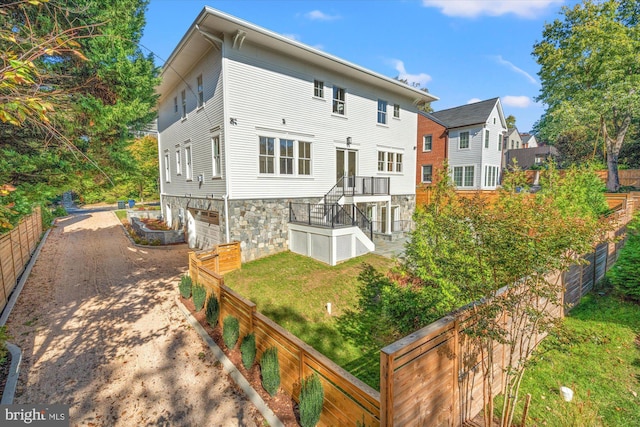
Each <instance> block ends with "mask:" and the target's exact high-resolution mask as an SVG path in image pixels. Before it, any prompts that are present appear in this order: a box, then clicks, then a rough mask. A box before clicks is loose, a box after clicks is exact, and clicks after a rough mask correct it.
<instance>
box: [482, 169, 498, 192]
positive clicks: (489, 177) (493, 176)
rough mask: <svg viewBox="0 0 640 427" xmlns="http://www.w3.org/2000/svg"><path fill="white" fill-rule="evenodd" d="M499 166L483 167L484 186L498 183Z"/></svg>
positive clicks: (493, 185)
mask: <svg viewBox="0 0 640 427" xmlns="http://www.w3.org/2000/svg"><path fill="white" fill-rule="evenodd" d="M498 173H499V168H498V167H497V166H485V167H484V186H485V187H495V186H496V185H497V184H498Z"/></svg>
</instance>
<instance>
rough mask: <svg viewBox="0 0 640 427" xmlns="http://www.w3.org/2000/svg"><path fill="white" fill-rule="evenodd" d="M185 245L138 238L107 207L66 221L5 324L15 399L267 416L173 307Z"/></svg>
mask: <svg viewBox="0 0 640 427" xmlns="http://www.w3.org/2000/svg"><path fill="white" fill-rule="evenodd" d="M186 253H187V249H186V247H184V246H180V247H172V248H171V249H161V248H148V249H147V248H140V247H135V246H133V245H131V243H130V242H129V240H128V239H127V238H126V237H125V235H124V232H123V230H122V228H121V226H120V223H119V221H118V220H117V218H116V217H115V215H114V214H113V213H112V212H109V211H87V212H79V213H76V214H75V215H73V216H70V217H67V218H64V219H62V220H59V221H58V222H57V225H56V227H55V228H54V229H53V230H52V231H51V233H50V235H49V237H48V240H47V242H46V244H45V245H44V247H43V249H42V252H41V254H40V256H39V258H38V260H37V262H36V264H35V266H34V268H33V270H32V272H31V276H30V277H29V280H28V281H27V283H26V285H25V287H24V289H23V291H22V293H21V295H20V298H19V299H18V303H17V304H16V306H15V307H14V309H13V311H12V313H11V316H10V317H9V321H8V323H7V325H8V328H9V332H10V333H11V335H12V336H13V337H14V338H13V340H12V341H13V342H14V343H15V344H17V345H18V346H19V347H20V348H21V349H22V351H23V362H22V366H21V372H20V378H19V383H18V390H17V392H16V398H15V401H14V403H16V404H27V403H33V404H69V405H71V406H70V418H71V425H72V426H76V425H78V426H81V425H82V426H127V427H128V426H134V425H135V426H225V427H226V426H260V425H262V424H263V419H262V417H261V416H260V414H259V413H258V412H257V410H256V409H255V407H254V406H253V405H252V404H251V403H250V402H249V401H248V400H247V399H246V397H245V396H244V394H243V393H242V392H241V391H240V390H239V389H237V388H236V386H235V385H234V384H233V382H232V381H231V380H230V379H229V378H228V377H227V375H226V374H225V373H224V372H223V371H222V368H221V367H220V366H219V365H218V364H217V363H216V362H215V360H214V359H213V356H212V355H211V354H210V352H209V351H208V350H207V348H206V347H205V345H204V344H203V342H202V340H201V339H200V338H199V337H198V335H197V334H196V332H195V331H194V330H192V329H191V328H190V327H189V326H188V325H187V323H186V321H185V319H184V316H183V315H182V313H181V312H180V311H179V309H178V308H177V307H176V306H175V302H174V295H175V294H176V292H177V281H178V278H179V276H180V275H181V274H182V273H183V272H185V271H186V267H187V255H186Z"/></svg>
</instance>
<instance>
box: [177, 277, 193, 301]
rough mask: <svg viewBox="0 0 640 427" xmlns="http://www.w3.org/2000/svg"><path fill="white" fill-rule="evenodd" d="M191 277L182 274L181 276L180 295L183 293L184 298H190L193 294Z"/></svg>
mask: <svg viewBox="0 0 640 427" xmlns="http://www.w3.org/2000/svg"><path fill="white" fill-rule="evenodd" d="M191 284H192V281H191V277H189V276H182V277H181V278H180V286H179V288H180V295H182V298H189V297H190V296H191Z"/></svg>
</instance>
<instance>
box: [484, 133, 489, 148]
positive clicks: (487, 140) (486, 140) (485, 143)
mask: <svg viewBox="0 0 640 427" xmlns="http://www.w3.org/2000/svg"><path fill="white" fill-rule="evenodd" d="M484 148H489V129H485V130H484Z"/></svg>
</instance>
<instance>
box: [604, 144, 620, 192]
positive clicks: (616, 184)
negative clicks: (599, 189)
mask: <svg viewBox="0 0 640 427" xmlns="http://www.w3.org/2000/svg"><path fill="white" fill-rule="evenodd" d="M612 148H613V147H611V146H610V145H609V144H607V169H608V170H609V174H608V176H607V191H611V192H614V193H615V192H616V191H618V189H619V188H620V177H619V175H618V153H614V150H612Z"/></svg>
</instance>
